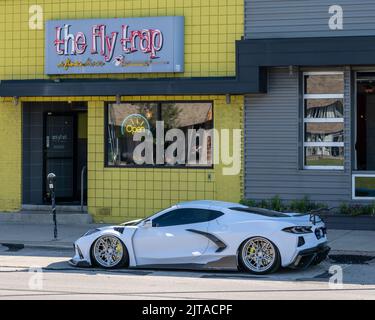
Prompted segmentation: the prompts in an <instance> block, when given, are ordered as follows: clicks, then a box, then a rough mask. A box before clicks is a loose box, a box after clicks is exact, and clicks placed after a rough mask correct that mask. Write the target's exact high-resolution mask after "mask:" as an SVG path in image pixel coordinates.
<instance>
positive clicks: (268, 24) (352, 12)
mask: <svg viewBox="0 0 375 320" xmlns="http://www.w3.org/2000/svg"><path fill="white" fill-rule="evenodd" d="M331 5H341V7H342V8H343V10H344V29H343V30H330V28H329V26H328V21H329V18H330V17H331V14H329V12H328V9H329V7H330V6H331ZM245 35H246V38H247V39H259V38H289V37H337V36H361V35H362V36H366V35H375V1H374V0H335V1H330V0H245Z"/></svg>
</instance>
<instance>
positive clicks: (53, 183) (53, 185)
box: [47, 173, 56, 194]
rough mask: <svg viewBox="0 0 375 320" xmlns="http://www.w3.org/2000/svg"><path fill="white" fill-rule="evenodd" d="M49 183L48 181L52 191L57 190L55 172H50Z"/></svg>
mask: <svg viewBox="0 0 375 320" xmlns="http://www.w3.org/2000/svg"><path fill="white" fill-rule="evenodd" d="M47 183H48V189H49V191H50V192H51V194H52V193H54V192H55V183H56V175H55V174H54V173H50V174H49V175H48V176H47Z"/></svg>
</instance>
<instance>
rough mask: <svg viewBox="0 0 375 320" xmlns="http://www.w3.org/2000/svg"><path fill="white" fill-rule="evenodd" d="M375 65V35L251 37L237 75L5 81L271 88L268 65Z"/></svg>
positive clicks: (101, 88) (26, 91)
mask: <svg viewBox="0 0 375 320" xmlns="http://www.w3.org/2000/svg"><path fill="white" fill-rule="evenodd" d="M346 65H356V66H358V65H375V37H374V36H366V37H322V38H283V39H254V40H251V39H248V40H241V41H237V43H236V77H223V78H216V77H211V78H167V79H157V78H155V79H126V80H115V79H87V78H85V79H65V78H64V79H59V80H58V81H56V80H17V81H1V82H0V96H2V97H11V96H19V97H23V96H26V97H29V96H31V97H33V96H34V97H35V96H115V95H122V96H133V95H135V96H140V95H143V96H155V95H223V94H233V95H235V94H238V95H242V94H251V93H266V91H267V68H268V67H282V66H306V67H308V66H311V67H326V66H346Z"/></svg>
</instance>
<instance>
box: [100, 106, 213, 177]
mask: <svg viewBox="0 0 375 320" xmlns="http://www.w3.org/2000/svg"><path fill="white" fill-rule="evenodd" d="M126 103H129V104H136V103H150V104H152V103H155V104H157V105H158V106H161V105H162V104H164V103H186V104H189V103H192V104H194V103H210V104H211V105H212V129H215V103H214V100H136V101H132V100H124V101H122V100H121V102H120V104H126ZM113 104H116V101H107V102H106V103H105V105H104V168H105V169H170V170H178V169H179V170H185V169H187V170H189V169H193V170H213V169H214V168H215V164H214V163H213V162H212V165H210V166H186V165H176V166H167V165H157V164H155V165H147V164H144V165H136V164H129V165H126V166H121V165H109V164H108V161H107V160H108V159H107V156H108V151H109V150H108V138H109V136H108V120H109V119H108V111H109V107H110V105H113ZM213 147H215V144H214V143H213Z"/></svg>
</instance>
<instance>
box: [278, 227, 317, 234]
mask: <svg viewBox="0 0 375 320" xmlns="http://www.w3.org/2000/svg"><path fill="white" fill-rule="evenodd" d="M283 231H285V232H289V233H294V234H305V233H312V227H309V226H301V227H289V228H285V229H283Z"/></svg>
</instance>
